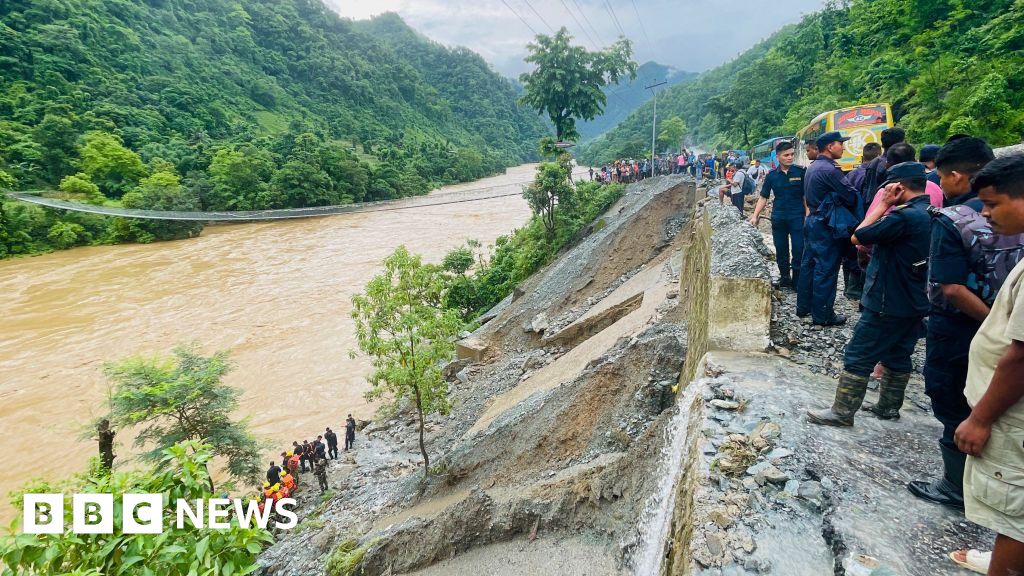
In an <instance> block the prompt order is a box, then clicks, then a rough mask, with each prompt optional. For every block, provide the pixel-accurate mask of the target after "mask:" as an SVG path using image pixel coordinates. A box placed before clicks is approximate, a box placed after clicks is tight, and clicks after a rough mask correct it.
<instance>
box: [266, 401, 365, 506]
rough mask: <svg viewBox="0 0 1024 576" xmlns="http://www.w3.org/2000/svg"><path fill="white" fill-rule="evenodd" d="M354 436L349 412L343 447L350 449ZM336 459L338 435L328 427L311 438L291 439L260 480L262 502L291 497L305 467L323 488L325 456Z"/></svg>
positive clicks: (353, 421) (346, 449)
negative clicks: (289, 445) (278, 460)
mask: <svg viewBox="0 0 1024 576" xmlns="http://www.w3.org/2000/svg"><path fill="white" fill-rule="evenodd" d="M355 440H356V421H355V419H354V418H353V417H352V415H351V414H349V415H348V418H346V419H345V451H348V450H351V449H352V448H353V446H354V445H355ZM337 459H338V435H337V433H335V432H334V431H333V430H331V428H330V427H327V429H326V430H325V431H324V433H323V434H320V435H318V436H317V437H316V440H314V441H313V442H310V441H309V440H303V441H302V443H301V444H300V443H299V442H298V441H297V440H296V441H293V442H292V446H291V448H290V449H288V450H285V451H282V452H281V463H280V464H278V463H277V462H276V461H274V460H271V461H270V466H269V467H268V468H267V474H266V480H265V481H264V482H263V494H262V497H263V498H262V499H263V501H264V502H267V501H276V500H279V499H281V498H290V497H291V496H292V495H293V494H294V493H295V490H296V489H297V488H298V487H299V475H300V474H305V473H306V472H307V469H308V471H309V472H312V473H313V475H314V477H315V478H316V479H317V483H318V484H319V486H320V491H321V492H325V491H327V489H328V486H327V463H328V460H337Z"/></svg>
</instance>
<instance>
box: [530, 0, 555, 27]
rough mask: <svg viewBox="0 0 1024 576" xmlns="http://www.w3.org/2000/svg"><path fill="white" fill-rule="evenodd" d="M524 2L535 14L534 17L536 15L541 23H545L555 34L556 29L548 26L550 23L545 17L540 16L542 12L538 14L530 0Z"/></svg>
mask: <svg viewBox="0 0 1024 576" xmlns="http://www.w3.org/2000/svg"><path fill="white" fill-rule="evenodd" d="M523 2H525V3H526V6H527V7H528V8H529V9H530V10H531V11H532V12H533V13H534V15H536V16H537V18H539V19H540V21H541V22H543V23H544V25H545V26H547V27H548V30H551V33H552V34H554V33H555V29H554V28H552V27H551V24H548V21H547V20H545V19H544V17H543V16H541V15H540V12H537V9H536V8H534V7H533V4H530V0H523Z"/></svg>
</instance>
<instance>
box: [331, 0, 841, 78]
mask: <svg viewBox="0 0 1024 576" xmlns="http://www.w3.org/2000/svg"><path fill="white" fill-rule="evenodd" d="M324 2H325V3H326V4H327V5H328V6H330V7H331V8H332V9H334V10H335V11H336V12H338V13H339V14H340V15H342V16H344V17H347V18H353V19H363V18H369V17H371V16H374V15H376V14H381V13H383V12H395V13H397V14H399V15H400V16H401V17H402V18H403V19H404V20H405V21H406V22H408V23H409V25H410V26H412V27H413V28H415V29H416V30H418V31H420V32H421V33H423V34H424V35H426V36H427V37H429V38H431V39H433V40H435V41H437V42H441V43H442V44H445V45H449V46H465V47H467V48H469V49H471V50H473V51H474V52H477V53H478V54H480V55H481V56H483V57H484V59H486V60H487V61H488V62H490V63H491V65H492V66H494V68H495V69H496V70H498V71H499V72H501V73H503V74H506V75H509V76H515V75H518V74H519V73H520V72H523V71H525V70H527V64H526V63H525V62H523V61H522V59H523V56H524V55H525V54H526V44H527V43H529V42H530V40H531V39H532V38H533V36H534V31H536V32H539V33H544V34H549V33H550V32H551V29H556V30H557V29H558V28H559V27H561V26H565V27H567V28H568V29H569V31H570V32H571V33H572V34H573V35H574V36H575V37H576V39H577V41H578V42H580V43H582V44H584V45H586V46H588V47H589V48H591V49H593V48H596V47H598V46H606V45H608V44H610V43H611V42H613V41H614V40H615V38H617V37H618V36H619V27H620V26H621V28H622V30H623V31H625V33H626V35H627V36H628V37H629V38H631V39H632V40H633V41H634V46H635V48H636V58H637V60H638V61H640V62H646V61H647V60H654V61H656V62H660V63H662V64H668V65H670V66H674V67H675V68H678V69H681V70H688V71H703V70H707V69H709V68H713V67H715V66H717V65H719V64H721V63H723V62H726V61H728V60H731V59H732V58H734V57H735V56H736V55H737V54H739V53H740V52H742V51H743V50H746V49H747V48H749V47H751V46H753V45H754V44H756V43H757V42H758V41H760V40H761V39H763V38H766V37H768V36H770V35H771V34H772V33H773V32H775V31H776V30H777V29H779V28H780V27H782V26H783V25H785V24H790V23H793V22H797V21H799V20H800V18H801V17H802V15H803V14H804V13H807V12H812V11H814V10H817V9H819V8H821V6H822V5H823V3H824V0H772V1H771V2H765V1H763V0H732V1H731V2H728V3H725V2H721V1H720V0H543V1H541V0H504V2H503V0H324ZM506 3H507V4H508V6H506ZM641 19H642V23H641ZM524 20H525V23H524Z"/></svg>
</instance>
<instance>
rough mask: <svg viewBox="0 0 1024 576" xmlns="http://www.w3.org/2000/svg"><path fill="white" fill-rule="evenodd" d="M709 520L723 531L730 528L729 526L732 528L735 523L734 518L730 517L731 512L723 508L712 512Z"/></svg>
mask: <svg viewBox="0 0 1024 576" xmlns="http://www.w3.org/2000/svg"><path fill="white" fill-rule="evenodd" d="M708 519H709V520H711V521H712V522H714V523H715V524H717V525H718V527H719V528H721V529H723V530H724V529H726V528H728V527H729V526H732V523H733V518H732V516H730V515H729V512H728V511H727V510H724V509H722V508H716V509H715V510H712V511H711V513H709V514H708Z"/></svg>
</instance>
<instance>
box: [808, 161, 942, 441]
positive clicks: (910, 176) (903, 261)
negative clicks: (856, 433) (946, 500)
mask: <svg viewBox="0 0 1024 576" xmlns="http://www.w3.org/2000/svg"><path fill="white" fill-rule="evenodd" d="M888 174H889V176H888V179H887V180H886V181H885V182H884V186H885V187H884V189H883V191H882V192H880V193H879V194H881V195H882V199H881V201H880V202H879V203H878V205H877V206H875V207H874V208H872V209H871V211H870V212H869V213H868V214H867V216H865V218H864V221H863V222H862V223H861V225H860V226H859V227H858V228H857V231H856V233H855V234H854V236H853V238H852V241H853V242H854V243H855V244H861V243H865V244H873V245H874V246H875V249H874V257H873V258H872V259H871V263H870V264H869V265H868V270H867V280H866V281H865V285H864V296H863V298H862V300H861V305H862V306H863V312H862V313H861V317H860V321H859V322H858V323H857V326H856V328H854V330H853V337H852V338H850V342H849V344H847V346H846V354H845V357H844V359H843V373H842V374H841V375H840V377H839V387H838V388H837V389H836V397H835V402H834V403H833V404H832V408H831V409H829V410H823V411H808V412H807V417H808V420H809V421H810V422H812V423H814V424H824V425H828V426H853V416H854V414H856V412H857V410H858V409H860V408H861V407H862V406H861V403H862V402H863V400H864V394H865V393H866V392H867V389H868V379H869V378H870V376H871V371H872V369H874V367H875V364H876V363H877V362H882V363H883V364H885V366H886V368H888V370H887V371H886V375H885V377H884V378H883V380H882V383H881V386H880V389H879V393H878V402H877V403H876V404H870V405H869V404H864V405H863V408H864V409H865V410H868V411H870V412H873V413H874V414H875V415H876V416H878V417H879V418H882V419H885V420H891V419H895V418H899V410H900V408H901V407H902V406H903V395H904V392H905V391H906V388H907V381H908V380H909V379H910V372H911V370H912V369H913V364H912V363H911V360H910V356H911V354H913V352H914V344H915V343H916V342H917V339H918V336H919V330H920V328H921V321H922V320H923V319H924V316H925V315H926V314H927V313H928V297H927V295H926V292H925V287H926V283H927V273H928V245H929V238H930V234H931V224H932V223H931V220H932V219H931V216H929V214H928V206H929V202H928V195H927V194H925V186H926V184H927V180H926V179H925V178H926V173H925V168H924V165H923V164H919V163H917V162H904V163H902V164H897V165H896V166H893V167H892V168H891V169H890V170H889V173H888ZM901 203H902V204H901ZM897 204H900V205H899V206H896V205H897ZM893 206H896V207H895V208H893ZM890 209H891V212H890ZM887 212H888V214H886V213H887Z"/></svg>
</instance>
